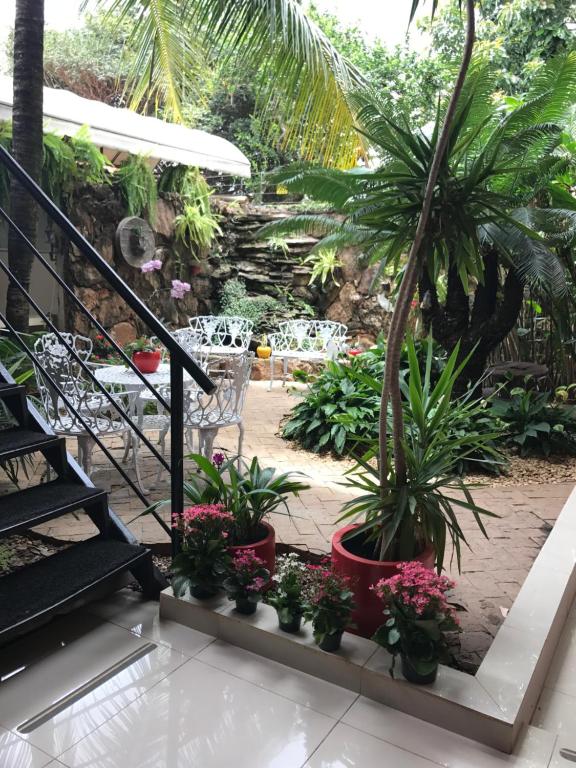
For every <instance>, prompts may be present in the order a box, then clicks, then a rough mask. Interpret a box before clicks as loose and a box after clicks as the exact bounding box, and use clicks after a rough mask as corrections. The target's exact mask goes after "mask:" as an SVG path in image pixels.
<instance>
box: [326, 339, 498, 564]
mask: <svg viewBox="0 0 576 768" xmlns="http://www.w3.org/2000/svg"><path fill="white" fill-rule="evenodd" d="M407 349H408V361H409V372H408V376H407V379H406V380H405V381H403V382H402V383H401V388H402V394H403V420H404V424H403V426H404V430H405V435H406V437H405V439H404V441H403V451H404V454H405V456H406V464H407V467H406V469H407V472H406V479H405V481H404V480H403V481H402V482H401V483H399V482H397V478H396V474H395V470H394V466H393V463H392V460H391V458H389V459H388V466H387V468H386V477H387V482H388V485H387V493H386V494H385V495H384V496H383V495H382V493H381V488H380V469H379V467H378V465H377V463H376V458H377V457H378V455H379V449H378V444H377V442H376V441H373V443H372V445H371V447H370V448H369V449H368V450H367V451H366V453H365V454H364V455H363V456H362V457H361V458H359V460H358V465H357V466H356V467H354V468H353V469H352V470H349V471H348V472H347V473H346V474H347V482H346V485H348V486H349V487H351V488H354V489H355V490H357V491H358V492H359V495H358V496H357V497H356V498H354V499H351V500H350V501H348V502H346V503H345V504H344V506H343V514H342V517H341V520H342V521H346V522H353V521H356V520H357V519H358V518H360V517H362V518H363V520H364V521H363V522H362V523H361V524H360V526H359V527H358V528H357V529H356V530H355V532H354V534H353V537H352V538H349V541H350V546H351V547H354V548H360V550H361V551H363V552H365V553H366V554H365V556H366V557H373V556H375V557H376V559H380V560H411V559H413V558H414V557H416V556H417V555H419V554H421V553H422V552H423V551H424V550H425V549H426V548H427V547H433V549H434V553H435V562H436V567H437V568H438V571H439V572H440V571H441V569H442V566H443V561H444V553H445V550H446V542H447V540H448V539H449V540H450V541H451V543H452V546H453V551H454V554H455V555H456V560H457V564H458V567H460V562H461V544H462V543H464V544H465V543H466V536H465V533H464V531H463V529H462V527H461V525H460V522H459V520H458V517H457V515H456V510H459V509H462V510H466V511H469V512H471V513H472V515H473V517H474V519H475V521H476V523H477V525H478V527H479V528H480V530H481V531H482V533H483V534H484V535H486V529H485V528H484V523H483V521H482V517H483V516H485V515H487V516H490V517H494V516H495V515H494V514H493V513H491V512H488V511H487V510H485V509H482V508H481V507H479V506H478V505H477V504H475V502H474V500H473V498H472V496H471V494H470V486H469V485H467V484H466V483H465V482H464V481H463V480H462V478H461V477H460V476H459V475H458V465H459V462H461V461H463V460H465V459H466V458H468V457H469V456H473V455H474V454H475V453H477V452H478V451H479V450H481V451H483V452H488V453H489V454H492V456H493V461H495V462H497V461H499V454H498V451H497V450H496V449H495V448H494V447H493V441H494V439H495V438H496V437H497V436H498V433H494V432H481V433H477V432H472V433H465V434H463V435H461V436H460V437H453V436H452V434H451V433H452V431H453V424H454V420H456V419H459V418H461V417H458V416H455V413H456V411H457V409H458V410H461V411H464V412H465V413H467V415H468V416H469V417H470V418H472V419H474V418H475V416H476V415H478V414H480V413H482V412H483V410H484V408H483V404H482V402H481V401H479V400H474V399H473V392H471V391H470V392H468V393H467V394H466V395H464V396H462V397H461V398H459V401H458V402H457V403H456V402H455V401H453V400H452V390H453V388H454V384H455V382H456V380H457V378H458V375H459V373H460V370H461V367H462V365H464V364H465V361H464V362H463V363H461V364H460V365H459V366H458V365H457V364H456V361H457V357H458V353H459V350H458V347H457V348H456V349H455V350H454V351H453V352H452V354H451V355H450V357H449V358H448V360H447V362H446V367H445V368H444V371H443V372H442V374H441V376H440V378H439V379H438V381H437V382H436V384H435V385H432V382H431V371H432V345H431V344H430V345H429V348H428V356H427V359H426V368H425V371H424V375H423V376H422V375H421V373H420V366H419V363H418V358H417V355H416V350H415V347H414V344H413V342H412V341H411V340H409V341H408V345H407ZM454 492H456V493H454ZM460 494H462V496H460Z"/></svg>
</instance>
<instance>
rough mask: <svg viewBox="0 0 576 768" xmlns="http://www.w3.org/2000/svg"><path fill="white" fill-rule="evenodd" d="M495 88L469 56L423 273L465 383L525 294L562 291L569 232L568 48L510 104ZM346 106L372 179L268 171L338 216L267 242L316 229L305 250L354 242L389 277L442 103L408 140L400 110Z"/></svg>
mask: <svg viewBox="0 0 576 768" xmlns="http://www.w3.org/2000/svg"><path fill="white" fill-rule="evenodd" d="M494 87H495V74H494V72H493V70H492V69H491V67H490V66H489V65H488V64H486V63H485V62H484V61H483V60H481V59H477V60H476V61H475V62H474V64H473V66H472V69H471V71H470V73H469V75H468V78H467V80H466V83H465V85H464V90H463V93H462V98H461V99H460V101H459V106H458V108H457V110H456V115H455V119H454V122H453V123H452V124H451V128H450V132H449V137H448V147H447V155H446V157H445V158H444V160H443V162H442V163H441V164H440V168H439V177H438V181H437V184H436V185H435V187H434V191H433V196H432V200H431V214H430V222H429V224H428V226H427V227H426V231H425V237H424V241H423V246H422V248H423V250H422V253H421V257H420V259H419V264H420V267H419V269H418V273H419V283H420V292H421V300H422V305H423V314H424V318H425V320H426V322H427V323H428V324H429V325H430V327H431V328H432V331H433V333H434V337H435V338H436V339H437V340H438V341H439V342H440V343H441V344H442V345H443V346H444V347H445V348H446V349H448V350H449V351H450V350H451V349H453V348H454V345H455V344H456V343H457V342H458V341H459V340H460V341H461V352H462V354H463V355H464V354H465V355H468V354H469V353H470V352H471V351H472V350H474V355H473V358H472V363H473V364H471V365H470V366H469V368H468V370H467V371H466V373H467V374H468V378H478V376H479V374H480V373H481V372H482V370H483V368H484V366H485V361H486V356H487V354H488V353H489V352H490V351H491V350H492V349H493V348H494V347H495V346H496V345H497V344H498V343H499V341H500V340H501V339H502V338H503V337H504V336H506V334H507V333H508V332H509V331H510V330H511V328H512V327H513V325H514V323H515V321H516V318H517V316H518V312H519V309H520V306H521V303H522V297H523V290H522V288H523V285H526V284H528V285H534V286H538V287H539V288H540V289H544V290H547V291H548V292H549V293H551V294H553V295H556V296H561V295H562V294H563V292H565V290H566V283H565V277H564V267H563V265H562V262H561V260H560V258H559V257H558V255H557V250H558V248H559V247H561V246H562V245H564V244H566V243H567V242H570V240H571V239H572V238H573V237H574V233H575V232H576V205H575V204H574V200H573V198H572V197H571V195H569V194H567V190H566V189H565V188H564V187H563V185H562V184H561V183H558V182H556V181H555V180H556V179H557V178H558V177H559V176H560V174H562V172H563V171H565V170H566V168H567V167H568V166H569V165H570V163H571V162H572V158H571V156H570V155H569V154H568V153H566V152H565V150H564V148H563V141H564V125H565V120H566V115H567V112H568V110H569V109H570V108H571V106H572V105H573V104H574V102H575V100H576V52H574V53H570V54H568V55H566V56H562V57H559V58H557V59H555V60H553V61H551V62H549V63H548V64H547V65H546V66H545V67H543V68H542V69H541V71H540V72H539V73H538V75H537V76H536V77H535V78H534V80H533V83H532V87H531V89H530V92H529V94H528V96H527V97H526V99H525V100H523V101H518V102H516V103H515V104H514V105H512V106H511V107H509V108H507V109H496V108H495V106H494V101H493V98H492V94H493V92H494ZM354 98H355V102H356V104H357V105H358V115H359V123H360V124H361V125H362V127H363V129H364V131H365V133H366V136H367V138H368V140H369V142H370V144H371V145H372V147H373V148H374V153H375V155H376V156H377V157H378V158H379V163H378V165H377V167H376V168H375V169H374V170H364V171H354V172H343V171H337V170H334V169H325V168H311V167H308V166H306V165H302V164H297V165H294V166H292V167H288V168H287V169H284V170H282V171H279V172H278V173H276V174H274V176H273V178H274V181H275V182H277V183H280V184H283V185H284V186H286V187H287V188H288V189H289V190H290V191H293V192H299V193H303V194H306V195H309V196H310V197H312V198H313V199H319V200H323V201H326V202H329V203H330V204H331V205H332V206H333V207H334V208H335V209H337V210H338V211H340V212H341V213H342V214H343V215H344V220H343V221H336V220H335V219H334V218H333V217H330V216H325V215H322V214H315V215H306V214H302V215H299V216H294V217H292V219H287V220H285V221H283V222H278V223H273V224H270V225H268V226H267V227H265V228H264V232H263V234H266V235H270V234H276V235H287V234H294V233H311V232H323V234H324V237H323V239H321V240H320V242H319V243H318V244H317V245H316V246H315V249H314V250H316V251H319V250H322V249H325V248H336V249H339V248H343V247H345V246H350V245H353V246H356V247H357V248H358V249H361V250H362V251H363V253H364V254H365V255H366V257H367V258H368V259H369V261H371V262H372V263H377V264H378V265H379V266H380V270H381V272H383V271H384V270H386V269H392V271H393V272H394V273H398V272H401V269H402V265H403V263H404V255H405V254H406V251H407V249H408V247H409V245H410V243H411V242H412V241H413V238H414V236H415V232H416V226H417V222H418V220H419V215H420V210H421V206H422V204H423V194H424V193H423V190H424V189H425V186H426V178H427V175H428V171H429V168H430V164H431V160H432V156H433V154H434V151H435V148H436V143H437V140H438V137H439V133H440V126H441V124H442V120H443V114H444V107H442V106H441V107H440V108H439V110H438V116H437V118H436V121H435V123H434V125H433V126H432V127H430V129H429V130H426V131H424V130H421V131H416V132H414V131H413V126H412V125H411V123H410V119H409V116H408V115H407V113H406V112H405V111H404V110H403V109H402V105H401V104H399V106H398V109H397V111H396V113H391V110H390V106H389V104H388V105H387V104H384V103H383V102H382V100H381V99H380V97H379V96H378V95H376V94H374V93H373V92H370V91H366V90H364V91H361V92H358V93H357V94H356V95H355V97H354ZM441 279H442V280H445V281H446V284H447V290H446V300H445V301H444V303H443V304H442V303H441V302H440V300H439V290H438V283H439V281H440V280H441ZM478 369H479V370H478ZM473 374H474V375H473Z"/></svg>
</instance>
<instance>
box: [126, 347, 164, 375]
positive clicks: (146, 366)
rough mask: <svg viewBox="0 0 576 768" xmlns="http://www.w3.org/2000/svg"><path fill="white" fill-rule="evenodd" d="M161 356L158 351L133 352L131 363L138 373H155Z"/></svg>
mask: <svg viewBox="0 0 576 768" xmlns="http://www.w3.org/2000/svg"><path fill="white" fill-rule="evenodd" d="M161 359H162V355H161V352H160V350H159V349H155V350H154V351H153V352H133V353H132V362H133V363H134V365H135V366H136V368H138V370H139V371H140V373H156V371H157V370H158V366H159V365H160V360H161Z"/></svg>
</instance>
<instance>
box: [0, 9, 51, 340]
mask: <svg viewBox="0 0 576 768" xmlns="http://www.w3.org/2000/svg"><path fill="white" fill-rule="evenodd" d="M43 57H44V0H16V17H15V22H14V102H13V107H12V154H13V155H14V158H15V159H16V160H17V161H18V162H19V163H20V164H21V165H22V167H23V168H24V170H26V171H27V172H28V173H29V174H30V176H32V178H33V179H34V180H35V181H40V177H41V173H42V152H43V150H42V84H43ZM10 200H11V205H10V210H11V217H12V220H13V221H14V223H15V224H16V226H17V227H19V228H20V229H21V230H22V232H23V233H24V234H25V235H26V237H27V238H28V239H29V240H31V241H32V242H33V243H34V242H36V236H37V230H38V210H37V207H36V204H35V203H34V202H33V201H32V200H31V199H30V197H29V196H28V194H27V193H26V192H25V191H24V190H23V189H22V187H20V185H19V184H16V183H13V184H12V188H11V196H10ZM33 259H34V257H33V255H32V254H31V253H30V251H29V250H28V249H27V248H26V246H24V245H23V244H22V243H21V242H20V240H19V239H18V237H17V236H16V235H15V234H14V232H13V231H12V228H10V230H9V234H8V266H9V268H10V270H11V271H12V273H13V274H14V275H15V277H16V278H17V279H18V280H19V281H20V282H21V283H22V285H23V286H24V287H25V288H26V289H28V288H29V286H30V274H31V270H32V262H33ZM6 316H7V319H8V321H9V322H10V323H11V324H12V325H13V326H14V328H15V329H16V330H18V331H27V330H28V323H29V305H28V303H27V302H26V300H25V299H24V297H23V295H22V293H21V292H20V290H19V289H18V288H17V287H16V286H14V284H13V283H9V285H8V293H7V297H6Z"/></svg>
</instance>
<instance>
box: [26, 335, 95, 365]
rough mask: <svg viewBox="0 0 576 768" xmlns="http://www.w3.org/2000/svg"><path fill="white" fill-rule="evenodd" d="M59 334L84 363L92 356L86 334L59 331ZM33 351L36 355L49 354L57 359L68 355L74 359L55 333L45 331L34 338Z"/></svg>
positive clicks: (90, 344)
mask: <svg viewBox="0 0 576 768" xmlns="http://www.w3.org/2000/svg"><path fill="white" fill-rule="evenodd" d="M60 336H62V338H63V339H65V340H66V343H67V344H69V345H70V346H71V347H72V349H73V350H74V352H76V354H77V355H78V357H80V358H81V359H82V360H83V361H84V362H85V363H86V362H88V361H89V360H90V358H91V356H92V346H93V345H92V340H91V339H89V338H88V337H87V336H80V335H79V334H73V333H65V332H63V331H61V332H60ZM34 352H35V353H36V355H39V354H49V355H51V356H53V357H54V358H57V359H62V358H64V357H69V358H71V359H74V355H73V354H72V353H71V352H70V350H69V349H68V348H67V347H66V346H65V345H64V344H63V343H62V342H61V341H60V339H59V338H58V336H56V334H55V333H45V334H44V335H42V336H40V338H38V339H36V341H35V342H34Z"/></svg>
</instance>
